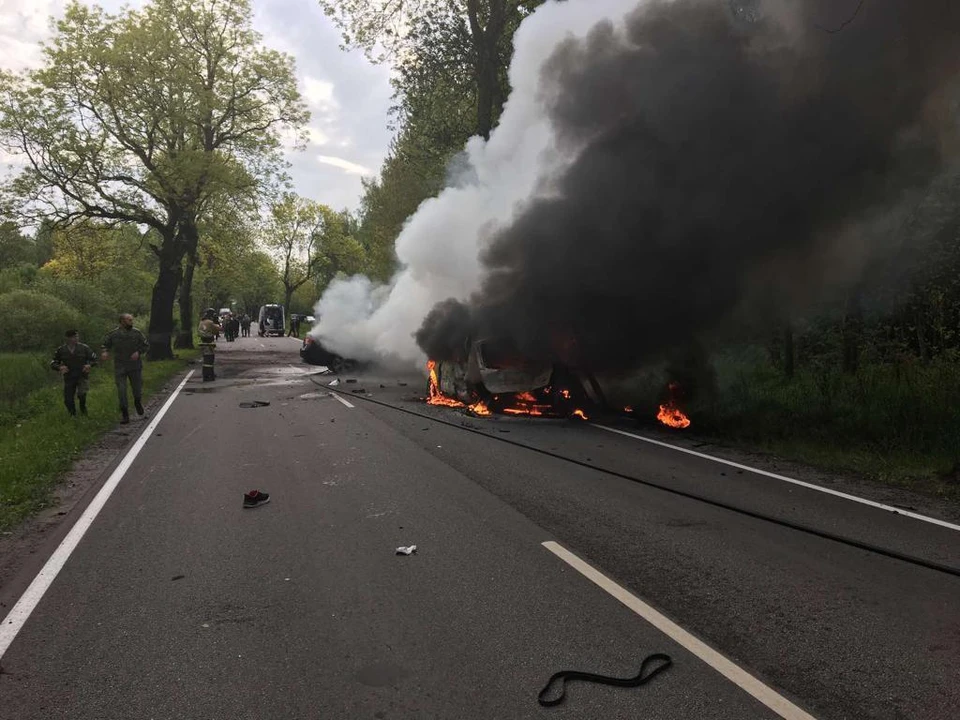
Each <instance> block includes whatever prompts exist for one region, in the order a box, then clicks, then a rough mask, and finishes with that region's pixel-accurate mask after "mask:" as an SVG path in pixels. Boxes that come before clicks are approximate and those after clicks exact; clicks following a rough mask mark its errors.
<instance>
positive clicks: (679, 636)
mask: <svg viewBox="0 0 960 720" xmlns="http://www.w3.org/2000/svg"><path fill="white" fill-rule="evenodd" d="M542 545H543V547H545V548H546V549H547V550H549V551H550V552H552V553H553V554H554V555H556V556H557V557H558V558H560V559H561V560H563V561H564V562H565V563H567V565H569V566H570V567H572V568H573V569H574V570H576V571H577V572H579V573H580V574H581V575H583V576H584V577H585V578H587V579H588V580H590V581H591V582H592V583H594V584H595V585H597V586H598V587H600V588H601V589H602V590H604V591H606V592H607V593H609V594H610V595H612V596H613V597H614V598H616V599H617V600H619V601H620V602H621V603H623V604H624V605H626V606H627V607H628V608H630V609H631V610H633V611H634V612H635V613H636V614H637V615H639V616H640V617H642V618H643V619H644V620H646V621H647V622H648V623H650V624H651V625H653V626H654V627H655V628H657V630H659V631H660V632H662V633H663V634H664V635H667V636H668V637H669V638H670V639H671V640H673V641H674V642H676V643H677V644H678V645H681V646H682V647H684V648H686V649H687V650H689V651H690V652H691V653H693V654H694V655H696V656H697V657H698V658H700V659H701V660H703V662H705V663H706V664H707V665H709V666H710V667H712V668H713V669H714V670H716V671H717V672H718V673H720V674H721V675H723V676H724V677H725V678H727V680H729V681H730V682H732V683H733V684H734V685H737V686H738V687H739V688H741V689H742V690H744V691H745V692H747V693H749V694H750V695H752V696H753V697H754V698H756V699H757V700H759V701H760V702H761V703H763V704H764V705H766V706H767V707H768V708H770V709H771V710H772V711H773V712H775V713H776V714H777V715H779V716H780V717H782V718H784V720H814V717H813V716H812V715H810V714H809V713H807V712H805V711H804V710H801V709H800V708H799V707H797V706H796V705H794V704H793V703H792V702H790V701H789V700H787V699H786V698H785V697H783V696H782V695H781V694H780V693H778V692H777V691H776V690H774V689H773V688H771V687H769V686H768V685H764V684H763V683H762V682H760V680H758V679H757V678H755V677H754V676H753V675H751V674H750V673H748V672H747V671H746V670H744V669H743V668H742V667H740V666H739V665H737V664H736V663H734V662H733V661H732V660H729V659H728V658H726V657H724V656H723V655H721V654H720V653H719V652H717V651H716V650H714V649H713V648H712V647H710V646H709V645H707V644H706V643H705V642H703V641H702V640H700V639H699V638H696V637H694V636H693V635H691V634H690V633H689V632H687V631H686V630H684V629H683V628H682V627H680V626H679V625H677V624H676V623H675V622H673V621H672V620H670V619H669V618H667V617H666V616H665V615H663V614H662V613H660V612H658V611H657V610H654V609H653V608H652V607H650V606H649V605H648V604H647V603H645V602H644V601H643V600H641V599H640V598H638V597H637V596H636V595H634V594H633V593H631V592H630V591H629V590H627V589H625V588H624V587H622V586H620V585H618V584H617V583H615V582H614V581H613V580H611V579H610V578H608V577H607V576H606V575H604V574H603V573H601V572H600V571H599V570H597V569H596V568H594V567H593V566H592V565H589V564H588V563H586V562H584V561H583V560H581V559H580V558H579V557H577V556H576V555H574V554H573V553H572V552H570V551H569V550H567V549H566V548H565V547H563V546H562V545H560V544H559V543H556V542H553V541H548V542H545V543H542Z"/></svg>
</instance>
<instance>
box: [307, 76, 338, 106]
mask: <svg viewBox="0 0 960 720" xmlns="http://www.w3.org/2000/svg"><path fill="white" fill-rule="evenodd" d="M333 90H334V86H333V83H332V82H328V81H326V80H318V79H317V78H315V77H311V76H309V75H304V76H303V98H304V100H306V101H307V103H308V104H309V105H310V109H311V110H322V111H330V110H337V109H338V108H339V105H338V104H337V100H336V98H334V96H333Z"/></svg>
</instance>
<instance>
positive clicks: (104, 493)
mask: <svg viewBox="0 0 960 720" xmlns="http://www.w3.org/2000/svg"><path fill="white" fill-rule="evenodd" d="M194 372H195V371H193V370H191V371H190V372H188V373H187V376H186V377H185V378H184V379H183V382H181V383H180V385H178V386H177V389H176V390H174V391H173V393H172V394H171V395H170V397H169V398H167V401H166V402H165V403H164V404H163V407H162V408H160V412H158V413H157V414H156V416H155V417H154V418H153V420H152V421H151V422H150V424H149V425H147V427H146V428H145V429H144V431H143V432H142V433H140V437H139V438H138V439H137V441H136V442H135V443H134V444H133V447H131V448H130V450H129V451H128V452H127V454H126V456H125V457H124V458H123V460H121V461H120V464H119V465H117V468H116V469H115V470H114V471H113V473H111V475H110V477H109V478H107V482H106V483H104V485H103V487H102V488H100V492H98V493H97V496H96V497H95V498H93V501H92V502H91V503H90V504H89V505H88V506H87V509H86V510H84V511H83V514H82V515H81V516H80V519H79V520H77V522H76V523H74V526H73V527H72V528H71V529H70V532H69V533H68V534H67V536H66V537H65V538H64V539H63V542H61V543H60V546H59V547H58V548H57V549H56V550H54V552H53V555H51V556H50V559H49V560H47V562H46V564H45V565H44V566H43V568H42V569H41V570H40V572H39V573H38V574H37V576H36V577H35V578H34V579H33V582H32V583H30V587H28V588H27V589H26V592H24V593H23V595H22V596H21V597H20V599H19V600H17V604H16V605H14V606H13V609H12V610H11V611H10V612H9V613H8V614H7V616H6V617H5V618H4V619H3V623H2V624H0V659H2V658H3V655H4V653H6V652H7V649H8V648H9V647H10V644H11V643H12V642H13V639H14V638H15V637H16V636H17V633H19V632H20V629H21V628H22V627H23V624H24V623H25V622H26V621H27V619H28V618H29V617H30V614H31V613H32V612H33V611H34V609H35V608H36V607H37V604H38V603H39V602H40V600H41V599H42V598H43V595H44V593H46V592H47V590H48V589H50V585H52V584H53V581H54V580H56V578H57V575H58V574H59V573H60V571H61V570H62V569H63V566H64V565H65V564H66V562H67V560H68V559H69V558H70V555H71V554H72V553H73V551H74V550H75V549H76V547H77V545H78V544H79V543H80V540H81V539H82V538H83V536H84V535H85V534H86V532H87V530H89V529H90V526H91V525H93V521H94V520H96V519H97V515H99V514H100V511H101V510H102V509H103V506H104V505H106V504H107V500H109V499H110V496H111V495H112V494H113V491H114V490H116V489H117V485H119V484H120V481H121V480H122V479H123V476H124V475H125V474H126V472H127V470H129V469H130V466H131V465H133V461H134V460H136V459H137V455H139V454H140V451H141V450H142V449H143V446H144V445H146V444H147V440H149V439H150V435H151V434H152V433H153V431H154V430H155V429H156V427H157V425H159V424H160V420H162V419H163V416H164V415H166V413H167V410H169V409H170V406H171V405H173V401H174V400H176V399H177V395H179V394H180V391H181V390H182V389H183V386H184V385H186V384H187V380H189V379H190V376H191V375H193V373H194Z"/></svg>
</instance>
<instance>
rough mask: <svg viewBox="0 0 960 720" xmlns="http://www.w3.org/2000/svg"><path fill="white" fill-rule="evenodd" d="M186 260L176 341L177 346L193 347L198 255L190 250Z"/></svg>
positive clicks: (181, 284)
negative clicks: (194, 275) (195, 274)
mask: <svg viewBox="0 0 960 720" xmlns="http://www.w3.org/2000/svg"><path fill="white" fill-rule="evenodd" d="M186 260H187V262H186V265H185V267H184V269H183V280H182V281H181V283H180V332H179V333H177V339H176V341H175V342H174V347H177V348H192V347H193V318H194V313H193V271H194V269H195V268H196V267H197V256H196V255H195V254H194V253H190V252H188V253H187V257H186Z"/></svg>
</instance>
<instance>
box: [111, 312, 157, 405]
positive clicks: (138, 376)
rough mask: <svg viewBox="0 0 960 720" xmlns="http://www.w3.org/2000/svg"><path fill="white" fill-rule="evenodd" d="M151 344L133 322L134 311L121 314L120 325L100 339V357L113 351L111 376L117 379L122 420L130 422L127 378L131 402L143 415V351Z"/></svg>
mask: <svg viewBox="0 0 960 720" xmlns="http://www.w3.org/2000/svg"><path fill="white" fill-rule="evenodd" d="M149 347H150V344H149V343H148V342H147V338H146V337H144V334H143V333H142V332H140V331H139V330H137V328H135V327H134V326H133V315H130V314H129V313H124V314H123V315H121V316H120V325H119V327H117V328H116V329H115V330H112V331H111V332H110V333H109V334H108V335H107V336H106V337H105V338H104V339H103V352H102V353H101V354H100V359H101V360H103V361H104V362H106V361H107V358H108V357H110V355H109V353H110V352H113V356H114V357H113V376H114V378H115V379H116V381H117V396H118V397H119V400H120V413H121V414H122V415H123V420H121V422H123V423H128V422H130V410H129V408H128V406H127V380H128V379H129V380H130V387H131V389H132V390H133V405H134V407H135V408H136V409H137V414H138V415H143V404H142V403H141V391H142V390H143V357H142V356H143V354H144V353H146V352H147V349H148V348H149Z"/></svg>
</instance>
